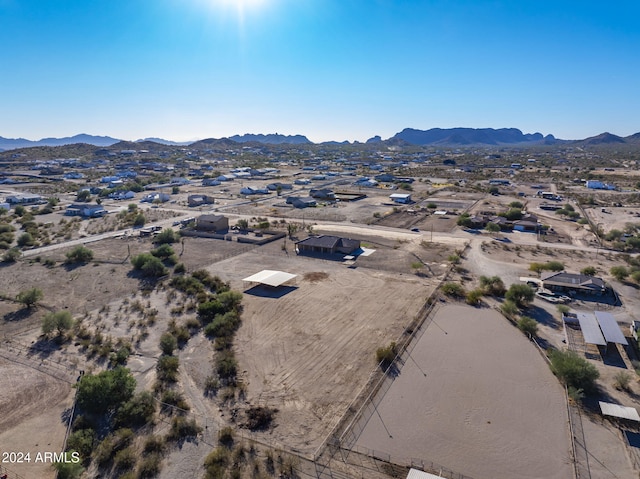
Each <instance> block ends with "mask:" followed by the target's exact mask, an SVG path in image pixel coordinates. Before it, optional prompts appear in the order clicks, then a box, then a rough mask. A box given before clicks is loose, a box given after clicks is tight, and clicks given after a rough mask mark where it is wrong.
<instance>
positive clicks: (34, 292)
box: [16, 288, 43, 308]
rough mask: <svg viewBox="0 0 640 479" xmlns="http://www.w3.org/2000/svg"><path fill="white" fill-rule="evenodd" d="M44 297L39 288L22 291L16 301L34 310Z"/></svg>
mask: <svg viewBox="0 0 640 479" xmlns="http://www.w3.org/2000/svg"><path fill="white" fill-rule="evenodd" d="M42 297H43V295H42V290H40V289H38V288H31V289H27V290H24V291H20V292H19V293H18V295H17V296H16V301H18V302H19V303H22V304H24V305H25V306H26V307H27V308H33V307H34V306H35V305H36V304H37V303H38V301H40V300H41V299H42Z"/></svg>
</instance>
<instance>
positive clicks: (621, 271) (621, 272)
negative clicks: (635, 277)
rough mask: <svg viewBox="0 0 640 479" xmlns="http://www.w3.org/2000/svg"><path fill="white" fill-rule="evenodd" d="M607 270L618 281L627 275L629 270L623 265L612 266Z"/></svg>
mask: <svg viewBox="0 0 640 479" xmlns="http://www.w3.org/2000/svg"><path fill="white" fill-rule="evenodd" d="M609 272H610V273H611V276H613V277H614V278H615V279H617V280H618V281H624V280H625V279H626V278H627V276H629V270H628V269H627V268H625V267H624V266H613V267H612V268H611V269H610V270H609Z"/></svg>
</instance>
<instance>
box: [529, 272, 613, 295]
mask: <svg viewBox="0 0 640 479" xmlns="http://www.w3.org/2000/svg"><path fill="white" fill-rule="evenodd" d="M540 279H541V280H542V285H543V287H544V288H546V289H549V290H551V291H558V292H576V293H588V294H594V295H602V294H604V293H605V292H606V290H607V285H606V283H605V282H604V280H602V279H601V278H597V277H595V276H587V275H585V274H575V273H567V272H566V271H561V272H559V273H557V272H547V273H542V276H541V278H540Z"/></svg>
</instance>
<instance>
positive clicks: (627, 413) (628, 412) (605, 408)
mask: <svg viewBox="0 0 640 479" xmlns="http://www.w3.org/2000/svg"><path fill="white" fill-rule="evenodd" d="M598 402H599V403H600V410H601V411H602V414H603V415H605V416H613V417H619V418H622V419H629V420H630V421H638V422H640V416H638V411H636V409H635V408H633V407H626V406H620V405H619V404H613V403H610V402H602V401H598ZM407 477H408V476H407Z"/></svg>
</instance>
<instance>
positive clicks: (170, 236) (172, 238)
mask: <svg viewBox="0 0 640 479" xmlns="http://www.w3.org/2000/svg"><path fill="white" fill-rule="evenodd" d="M179 239H180V233H178V232H176V231H173V229H171V228H165V229H163V230H162V231H161V232H160V233H159V234H158V236H156V237H155V239H154V240H153V242H154V243H156V244H171V243H176V242H177V241H178V240H179Z"/></svg>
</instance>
